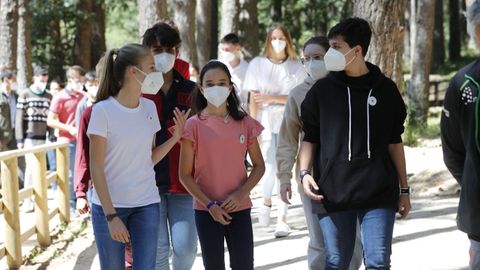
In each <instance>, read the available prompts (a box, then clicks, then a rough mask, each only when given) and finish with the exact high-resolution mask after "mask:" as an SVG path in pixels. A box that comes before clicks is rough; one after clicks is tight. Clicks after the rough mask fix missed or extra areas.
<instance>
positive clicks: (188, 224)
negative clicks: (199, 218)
mask: <svg viewBox="0 0 480 270" xmlns="http://www.w3.org/2000/svg"><path fill="white" fill-rule="evenodd" d="M160 198H161V202H160V217H159V220H160V222H159V223H160V227H159V233H158V244H157V262H156V267H155V269H157V270H168V269H170V264H169V257H170V246H171V247H172V268H173V269H174V270H190V269H192V266H193V263H194V261H195V256H196V254H197V240H198V237H197V228H196V227H195V215H194V212H193V198H192V196H190V195H189V194H162V195H160Z"/></svg>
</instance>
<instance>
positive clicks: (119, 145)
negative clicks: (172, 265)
mask: <svg viewBox="0 0 480 270" xmlns="http://www.w3.org/2000/svg"><path fill="white" fill-rule="evenodd" d="M162 85H163V74H162V73H161V72H156V71H155V62H154V60H153V55H152V53H151V52H150V50H149V48H147V47H144V46H142V45H140V44H129V45H126V46H124V47H122V48H121V49H113V50H111V51H109V52H108V54H107V56H106V60H105V67H104V72H103V75H102V80H101V82H100V87H99V91H98V93H97V99H96V100H97V102H96V103H95V104H94V105H93V111H92V117H91V119H90V123H89V126H88V131H87V134H88V136H89V138H90V171H91V175H92V180H93V184H94V189H93V196H92V224H93V231H94V234H95V242H96V245H97V250H98V254H99V258H100V265H101V269H124V268H125V256H124V254H125V245H126V244H130V245H131V247H132V251H133V269H155V257H156V250H157V248H156V246H157V239H158V237H157V235H158V230H159V223H158V219H159V215H160V204H159V203H160V196H159V194H158V189H157V187H156V183H155V172H154V170H153V166H154V164H156V163H158V162H159V161H160V160H161V159H162V158H163V157H164V156H165V155H166V154H167V153H168V151H170V149H171V148H172V147H173V146H174V145H175V143H176V142H177V141H178V140H179V139H180V136H181V134H182V132H183V127H184V123H185V119H186V117H187V114H188V113H189V112H186V113H185V112H180V111H179V110H178V109H176V110H175V123H176V128H175V132H174V134H173V136H172V138H170V139H169V140H168V141H166V142H165V143H163V144H162V145H160V146H155V144H154V142H155V134H156V132H157V131H158V130H160V124H159V123H160V122H159V121H158V116H157V110H156V106H155V104H154V103H153V102H152V101H150V100H148V99H145V98H142V97H141V94H142V93H145V94H151V93H152V92H156V91H158V89H160V88H161V86H162Z"/></svg>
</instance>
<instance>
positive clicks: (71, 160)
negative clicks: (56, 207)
mask: <svg viewBox="0 0 480 270" xmlns="http://www.w3.org/2000/svg"><path fill="white" fill-rule="evenodd" d="M76 149H77V143H76V142H74V143H69V144H68V162H69V163H70V164H69V189H70V209H73V210H75V209H76V201H77V200H76V197H75V191H73V185H74V183H73V174H74V170H75V150H76Z"/></svg>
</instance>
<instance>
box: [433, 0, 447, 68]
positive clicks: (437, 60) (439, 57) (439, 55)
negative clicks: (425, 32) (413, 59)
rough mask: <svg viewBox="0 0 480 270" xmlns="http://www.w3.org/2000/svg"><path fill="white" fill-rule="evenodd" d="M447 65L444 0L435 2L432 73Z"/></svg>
mask: <svg viewBox="0 0 480 270" xmlns="http://www.w3.org/2000/svg"><path fill="white" fill-rule="evenodd" d="M444 63H445V35H444V32H443V0H436V1H435V31H434V33H433V59H432V69H431V70H432V72H433V73H434V72H436V71H437V70H438V69H439V68H440V67H441V66H442V65H443V64H444Z"/></svg>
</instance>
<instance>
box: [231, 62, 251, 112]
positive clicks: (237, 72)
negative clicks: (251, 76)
mask: <svg viewBox="0 0 480 270" xmlns="http://www.w3.org/2000/svg"><path fill="white" fill-rule="evenodd" d="M247 69H248V63H247V61H245V60H243V59H241V60H240V63H239V64H238V65H237V66H236V67H234V68H231V69H230V72H231V73H232V81H233V83H235V85H236V86H237V87H236V89H235V90H236V91H237V95H238V97H239V98H240V105H241V106H242V108H243V109H247V107H248V106H247V102H248V90H246V89H244V88H243V81H244V80H245V74H247Z"/></svg>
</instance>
